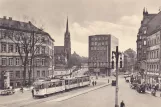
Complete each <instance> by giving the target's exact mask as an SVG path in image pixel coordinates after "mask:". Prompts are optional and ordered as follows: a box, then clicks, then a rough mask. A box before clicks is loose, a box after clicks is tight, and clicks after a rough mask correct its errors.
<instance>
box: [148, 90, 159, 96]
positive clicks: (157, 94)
mask: <svg viewBox="0 0 161 107" xmlns="http://www.w3.org/2000/svg"><path fill="white" fill-rule="evenodd" d="M146 93H148V94H151V91H148V90H146ZM160 94H161V92H159V91H157V92H156V97H160Z"/></svg>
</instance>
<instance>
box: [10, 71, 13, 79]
mask: <svg viewBox="0 0 161 107" xmlns="http://www.w3.org/2000/svg"><path fill="white" fill-rule="evenodd" d="M9 75H10V78H12V79H13V78H14V77H13V71H10V72H9Z"/></svg>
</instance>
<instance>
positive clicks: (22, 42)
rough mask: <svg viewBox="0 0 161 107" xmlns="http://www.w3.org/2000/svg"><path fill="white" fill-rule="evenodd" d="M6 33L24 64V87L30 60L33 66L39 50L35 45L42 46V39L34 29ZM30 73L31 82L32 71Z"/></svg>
mask: <svg viewBox="0 0 161 107" xmlns="http://www.w3.org/2000/svg"><path fill="white" fill-rule="evenodd" d="M30 26H32V25H30ZM6 33H8V34H7V35H8V38H9V39H10V40H12V41H13V42H14V43H15V45H16V50H17V51H18V53H19V56H20V60H21V63H22V65H21V67H23V85H25V83H26V72H27V68H28V64H29V63H28V59H29V58H31V64H33V61H32V59H33V58H34V53H35V52H36V50H37V48H35V45H41V44H42V42H41V41H40V38H39V37H38V36H36V35H35V34H37V33H38V31H35V30H33V29H32V30H31V29H30V30H28V31H14V30H6ZM28 73H29V81H30V76H31V70H28Z"/></svg>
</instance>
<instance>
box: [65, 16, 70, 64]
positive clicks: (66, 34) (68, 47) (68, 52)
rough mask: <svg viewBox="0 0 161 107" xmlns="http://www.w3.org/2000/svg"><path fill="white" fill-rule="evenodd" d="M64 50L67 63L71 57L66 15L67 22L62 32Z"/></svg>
mask: <svg viewBox="0 0 161 107" xmlns="http://www.w3.org/2000/svg"><path fill="white" fill-rule="evenodd" d="M64 51H65V53H66V56H67V63H69V60H70V58H71V41H70V32H69V28H68V17H67V23H66V31H65V34H64Z"/></svg>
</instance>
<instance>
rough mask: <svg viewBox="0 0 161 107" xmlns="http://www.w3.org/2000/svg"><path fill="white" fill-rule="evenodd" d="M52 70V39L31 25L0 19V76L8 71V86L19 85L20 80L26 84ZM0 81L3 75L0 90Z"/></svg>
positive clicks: (50, 73)
mask: <svg viewBox="0 0 161 107" xmlns="http://www.w3.org/2000/svg"><path fill="white" fill-rule="evenodd" d="M31 44H32V45H31ZM25 58H26V59H25ZM25 61H26V62H25ZM24 67H26V69H25V70H26V73H24ZM53 68H54V39H52V38H51V36H50V35H49V34H48V33H46V32H44V31H43V30H41V29H38V28H37V27H35V26H34V25H33V24H32V23H31V22H28V23H27V22H20V21H16V20H12V18H11V17H10V18H9V19H7V18H6V17H4V18H1V19H0V74H2V73H3V72H9V76H10V85H11V86H14V87H19V86H20V85H22V82H23V83H24V77H25V78H26V81H25V82H26V83H28V82H29V80H30V82H33V81H34V80H35V79H37V78H41V77H47V76H49V75H52V71H53ZM2 79H3V75H1V76H0V87H1V88H4V81H3V80H2Z"/></svg>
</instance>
